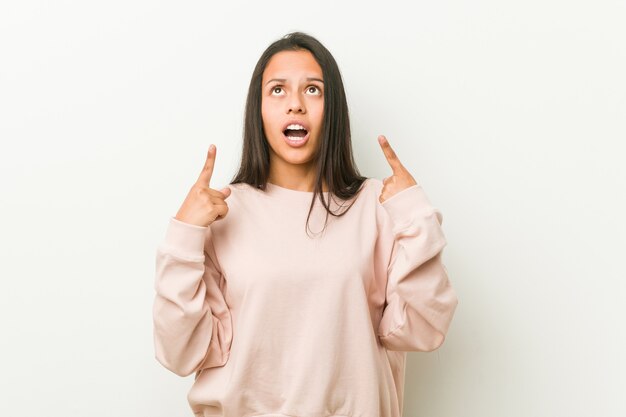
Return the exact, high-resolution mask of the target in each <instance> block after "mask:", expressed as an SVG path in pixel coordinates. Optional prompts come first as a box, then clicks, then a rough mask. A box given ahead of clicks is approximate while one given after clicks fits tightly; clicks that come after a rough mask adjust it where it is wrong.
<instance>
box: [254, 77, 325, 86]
mask: <svg viewBox="0 0 626 417" xmlns="http://www.w3.org/2000/svg"><path fill="white" fill-rule="evenodd" d="M306 80H307V81H319V82H321V83H322V84H324V80H321V79H319V78H315V77H308V78H307V79H306ZM272 81H280V82H281V83H284V82H287V79H286V78H272V79H271V80H269V81H268V82H266V83H265V85H268V84H269V83H271V82H272Z"/></svg>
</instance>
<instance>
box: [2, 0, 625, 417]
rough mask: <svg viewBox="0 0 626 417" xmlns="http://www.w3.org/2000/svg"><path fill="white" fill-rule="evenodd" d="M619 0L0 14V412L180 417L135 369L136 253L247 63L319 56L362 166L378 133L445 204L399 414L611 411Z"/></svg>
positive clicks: (190, 174) (36, 5)
mask: <svg viewBox="0 0 626 417" xmlns="http://www.w3.org/2000/svg"><path fill="white" fill-rule="evenodd" d="M624 22H626V3H625V2H624V1H593V2H592V1H586V2H583V1H556V0H542V1H524V2H522V1H517V2H510V1H507V2H503V1H496V0H492V1H488V0H477V1H472V2H463V1H450V0H445V1H438V2H419V3H415V2H406V3H404V2H394V1H387V2H384V3H383V2H376V3H367V2H362V1H346V2H330V1H321V2H308V3H300V2H274V1H263V2H252V1H251V2H248V3H243V2H230V3H227V2H220V3H217V2H208V1H191V2H186V1H183V2H180V1H170V2H164V1H138V0H130V1H129V0H124V1H106V2H104V1H101V2H94V1H76V0H74V1H55V2H47V1H19V2H17V1H15V2H3V3H2V5H1V6H0V61H1V63H0V140H1V148H0V149H1V151H0V180H1V181H2V187H1V193H0V208H1V210H2V211H1V216H0V230H1V233H0V236H1V237H0V257H1V261H0V278H1V279H0V328H1V329H2V337H1V338H0V349H1V352H0V353H1V355H0V367H1V372H0V415H2V416H42V415H46V416H64V417H65V416H86V415H89V416H93V417H110V416H138V417H143V416H152V417H158V416H163V417H166V416H167V417H179V416H180V417H184V416H190V415H191V412H190V410H189V408H188V404H187V398H186V394H187V391H188V389H189V388H190V387H191V384H192V382H193V377H192V376H190V377H187V378H180V377H178V376H176V375H175V374H173V373H170V372H169V371H167V370H166V369H165V368H163V367H161V366H160V365H159V364H158V363H157V362H156V360H155V359H154V351H153V344H152V343H153V342H152V316H151V313H152V312H151V309H152V301H153V296H154V288H153V281H154V272H155V271H154V259H155V251H156V246H157V244H158V243H159V242H160V240H161V239H162V238H163V237H164V232H165V229H166V226H167V222H168V218H169V217H170V216H172V215H174V214H175V213H176V211H177V210H178V207H179V206H180V204H182V201H183V199H184V197H185V196H186V194H187V192H188V190H189V188H190V187H191V185H192V184H193V182H194V181H195V180H196V178H197V175H198V174H199V172H200V170H201V168H202V166H203V164H204V160H205V157H206V151H207V149H208V146H209V145H210V144H211V143H214V144H216V145H217V162H216V166H215V170H214V176H213V183H212V186H213V188H218V187H221V186H224V185H225V184H227V183H228V182H229V181H230V179H231V178H232V176H233V174H234V173H235V170H236V168H237V166H238V165H237V164H238V162H239V157H240V149H241V134H242V123H243V109H244V103H245V97H246V92H247V88H248V83H249V79H250V75H251V74H252V70H253V67H254V65H255V63H256V61H257V59H258V57H259V56H260V54H261V53H262V51H263V50H264V49H265V48H266V47H267V46H268V45H269V44H270V43H271V42H272V41H274V40H276V39H278V38H279V37H281V36H283V35H284V34H286V33H287V32H290V31H292V30H301V31H304V32H307V33H309V34H311V35H313V36H315V37H317V38H318V39H319V40H320V41H322V43H324V44H325V45H326V46H327V47H328V49H329V50H330V51H331V52H332V53H333V55H334V56H335V58H336V60H337V62H338V63H339V66H340V69H341V71H342V75H343V78H344V82H345V86H346V90H347V94H348V103H349V106H350V114H351V122H352V131H353V145H354V152H355V158H356V161H357V163H358V166H359V168H360V170H361V172H362V174H364V175H366V176H369V177H377V178H379V179H382V178H384V177H386V176H388V175H390V172H391V171H390V168H389V166H388V165H387V162H386V160H385V158H384V156H383V154H382V151H381V150H380V146H379V144H378V142H377V140H376V137H377V135H379V134H385V135H386V136H387V138H388V139H389V141H390V143H391V145H392V147H393V148H394V149H395V151H396V153H397V154H398V156H399V158H400V160H401V161H402V163H403V164H404V165H405V166H406V167H407V168H408V169H409V171H410V172H411V173H412V175H413V176H414V177H415V178H416V179H418V180H419V181H420V182H421V183H422V185H423V186H424V188H425V190H426V192H427V194H428V195H429V197H430V199H431V201H432V202H433V203H434V204H435V205H436V206H437V207H438V208H439V209H440V210H441V211H442V213H443V216H444V217H443V227H444V232H445V233H446V236H447V238H448V246H447V247H446V249H445V250H444V263H445V264H446V266H447V268H448V271H449V276H450V279H451V281H452V284H453V286H454V287H455V289H456V291H457V293H458V296H459V306H458V309H457V313H456V316H455V318H454V321H453V323H452V325H451V328H450V331H449V333H448V336H447V339H446V341H445V343H444V345H443V346H442V347H441V348H440V349H439V350H437V351H435V352H430V353H416V352H415V353H413V352H412V353H410V354H409V363H408V369H407V377H406V388H405V390H406V399H405V410H404V411H405V413H404V415H405V416H406V417H409V416H419V417H503V416H506V417H544V416H545V417H548V416H550V417H553V416H554V417H557V416H559V417H560V416H568V417H576V416H580V417H583V416H584V417H588V416H597V417H608V416H611V417H617V416H623V415H626V404H625V402H624V400H623V394H624V392H625V388H626V381H625V375H626V366H625V360H624V354H623V352H624V349H625V348H626V337H625V325H624V317H626V307H625V303H624V301H623V299H624V294H625V293H626V284H625V281H626V280H625V278H626V274H625V273H624V266H623V254H624V252H625V249H626V238H625V236H626V222H625V220H624V213H626V202H625V197H624V190H625V188H626V187H625V180H626V172H625V171H626V169H625V167H624V156H625V155H626V152H625V150H626V149H625V148H626V147H625V146H624V141H625V140H626V117H625V116H626V79H625V77H624V74H626V47H625V44H624V39H626V25H624Z"/></svg>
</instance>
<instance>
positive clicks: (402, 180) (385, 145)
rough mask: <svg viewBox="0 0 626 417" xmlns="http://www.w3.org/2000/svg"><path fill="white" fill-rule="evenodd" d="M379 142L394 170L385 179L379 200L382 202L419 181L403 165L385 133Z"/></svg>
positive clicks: (379, 137)
mask: <svg viewBox="0 0 626 417" xmlns="http://www.w3.org/2000/svg"><path fill="white" fill-rule="evenodd" d="M378 143H380V147H381V148H382V150H383V153H384V154H385V158H387V162H389V165H390V166H391V170H392V171H393V174H392V175H391V176H390V177H387V178H385V179H383V189H382V191H381V194H380V197H378V201H380V202H381V203H382V202H384V201H385V200H387V199H389V198H391V197H392V196H393V195H395V194H397V193H399V192H400V191H402V190H404V189H405V188H409V187H411V186H413V185H416V184H417V181H415V179H414V178H413V176H412V175H411V174H410V173H409V171H407V170H406V168H405V167H404V165H402V163H401V162H400V160H399V159H398V157H397V156H396V153H395V152H394V151H393V149H391V145H389V141H387V138H386V137H385V136H384V135H380V136H378Z"/></svg>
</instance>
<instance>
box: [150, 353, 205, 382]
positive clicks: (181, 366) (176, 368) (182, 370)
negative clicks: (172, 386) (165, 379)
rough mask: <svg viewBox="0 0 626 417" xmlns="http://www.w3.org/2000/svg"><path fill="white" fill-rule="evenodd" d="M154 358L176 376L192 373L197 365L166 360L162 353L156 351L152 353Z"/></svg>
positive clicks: (185, 375)
mask: <svg viewBox="0 0 626 417" xmlns="http://www.w3.org/2000/svg"><path fill="white" fill-rule="evenodd" d="M154 358H155V359H156V360H157V362H159V363H160V364H161V365H162V366H163V367H164V368H165V369H167V370H168V371H170V372H173V373H175V374H176V375H178V376H182V377H187V376H189V375H191V374H193V373H194V372H195V371H196V370H197V368H198V366H192V365H191V364H189V363H183V362H180V361H178V362H176V361H172V360H168V359H167V358H166V357H165V356H164V355H163V353H161V352H159V351H157V352H156V353H155V355H154Z"/></svg>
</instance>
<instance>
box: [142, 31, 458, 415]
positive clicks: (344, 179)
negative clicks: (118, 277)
mask: <svg viewBox="0 0 626 417" xmlns="http://www.w3.org/2000/svg"><path fill="white" fill-rule="evenodd" d="M378 140H379V144H380V147H381V149H382V152H383V153H384V155H385V157H386V159H387V161H388V163H389V165H390V168H391V171H392V175H391V176H389V177H387V178H385V179H384V180H383V181H380V180H378V179H375V178H366V177H363V176H361V175H360V174H359V172H358V170H357V168H356V166H355V163H354V160H353V156H352V150H351V144H350V141H351V136H350V123H349V120H348V108H347V102H346V97H345V92H344V87H343V83H342V80H341V75H340V72H339V69H338V66H337V63H336V62H335V60H334V58H333V57H332V55H331V54H330V52H329V51H328V50H327V49H326V48H325V47H324V46H323V45H322V44H321V43H320V42H319V41H317V40H316V39H315V38H313V37H311V36H309V35H307V34H304V33H301V32H295V33H290V34H288V35H286V36H285V37H283V38H281V39H279V40H277V41H276V42H274V43H272V44H271V45H270V46H269V47H268V48H267V49H266V50H265V52H264V53H263V54H262V56H261V58H260V59H259V61H258V63H257V65H256V68H255V69H254V72H253V74H252V79H251V82H250V88H249V92H248V98H247V104H246V111H245V128H244V138H243V152H242V160H241V165H240V167H239V172H238V173H237V174H236V176H235V178H234V179H233V180H232V181H231V183H230V184H229V185H228V186H227V187H225V188H222V189H220V190H216V189H213V188H211V176H212V174H213V166H214V163H215V155H216V149H215V146H213V145H211V146H210V147H209V151H208V155H207V158H206V163H205V165H204V168H203V169H202V171H201V173H200V175H199V177H198V179H197V181H196V183H195V184H194V185H193V186H192V187H191V190H190V191H189V194H188V195H187V197H186V199H185V201H184V202H183V204H182V206H181V207H180V209H179V211H178V213H177V214H176V216H175V217H171V218H170V220H169V225H168V229H167V232H166V236H165V239H164V240H163V242H162V243H161V244H160V245H159V247H158V250H157V255H156V285H155V288H156V296H155V300H154V308H153V315H154V342H155V352H156V359H157V360H158V361H159V362H160V363H161V364H162V365H163V366H164V367H165V368H167V369H169V370H170V371H172V372H174V373H176V374H178V375H180V376H187V375H191V374H192V373H195V382H194V384H193V386H192V388H191V390H190V392H189V395H188V401H189V404H190V407H191V409H192V411H193V413H194V414H195V415H196V416H204V417H209V416H210V417H217V416H224V417H244V416H257V417H261V416H265V417H270V416H272V417H279V416H280V417H331V416H342V417H346V416H349V417H400V416H401V414H402V402H403V387H404V370H405V359H406V352H407V351H432V350H434V349H437V348H438V347H439V346H440V345H441V344H442V343H443V341H444V338H445V336H446V333H447V331H448V327H449V325H450V322H451V320H452V317H453V315H454V311H455V309H456V306H457V303H458V301H457V297H456V294H455V292H454V290H453V288H452V286H451V284H450V282H449V279H448V276H447V270H446V268H445V266H444V265H443V264H442V250H443V248H444V246H445V245H446V239H445V236H444V234H443V231H442V228H441V223H442V215H441V212H440V211H439V210H438V209H436V208H435V207H434V206H433V205H432V204H431V203H430V201H429V200H428V198H427V196H426V194H425V192H424V190H423V188H422V187H421V185H420V184H418V183H417V182H416V181H415V179H414V178H413V177H412V176H411V174H410V173H409V172H408V171H407V169H406V168H405V167H404V166H403V165H402V164H401V162H400V160H399V159H398V157H397V155H396V154H395V153H394V151H393V150H392V149H391V147H390V145H389V143H388V142H387V140H386V139H385V137H384V136H379V138H378ZM303 226H305V227H306V229H304V230H303V229H302V227H303ZM310 232H313V233H310Z"/></svg>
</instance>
